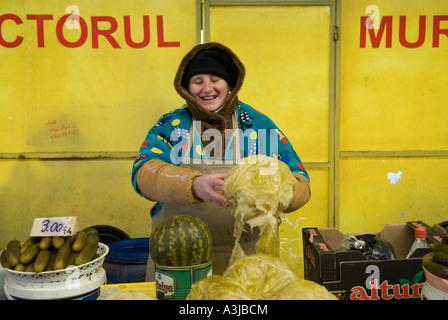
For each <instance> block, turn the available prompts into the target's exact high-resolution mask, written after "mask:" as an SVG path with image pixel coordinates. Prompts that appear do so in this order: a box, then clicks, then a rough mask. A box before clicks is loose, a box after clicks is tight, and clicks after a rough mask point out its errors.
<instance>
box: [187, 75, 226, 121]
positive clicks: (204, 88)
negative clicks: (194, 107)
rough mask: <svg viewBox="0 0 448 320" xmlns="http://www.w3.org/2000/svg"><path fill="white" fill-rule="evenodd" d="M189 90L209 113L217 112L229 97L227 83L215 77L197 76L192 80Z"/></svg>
mask: <svg viewBox="0 0 448 320" xmlns="http://www.w3.org/2000/svg"><path fill="white" fill-rule="evenodd" d="M188 89H189V91H190V93H191V95H192V96H193V97H194V98H195V100H196V101H197V102H199V104H200V105H201V106H202V107H203V108H204V109H206V110H208V111H211V112H213V111H215V110H217V109H218V108H219V107H221V106H222V105H223V104H224V101H226V99H227V96H228V95H229V86H228V85H227V82H226V81H225V80H224V79H222V78H220V77H218V76H215V75H211V74H197V75H194V76H192V77H191V78H190V82H189V84H188Z"/></svg>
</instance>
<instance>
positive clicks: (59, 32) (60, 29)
mask: <svg viewBox="0 0 448 320" xmlns="http://www.w3.org/2000/svg"><path fill="white" fill-rule="evenodd" d="M73 16H74V15H70V14H67V15H65V16H63V17H61V19H59V20H58V23H57V25H56V37H57V38H58V40H59V42H60V43H61V44H62V45H63V46H65V47H67V48H77V47H80V46H82V45H83V44H84V42H86V40H87V34H88V28H87V23H86V21H85V20H84V19H83V18H81V17H79V16H78V18H77V21H78V23H79V28H80V30H81V36H80V37H79V40H78V41H75V42H70V41H67V39H65V37H64V25H65V23H66V22H67V19H68V18H69V17H71V18H73Z"/></svg>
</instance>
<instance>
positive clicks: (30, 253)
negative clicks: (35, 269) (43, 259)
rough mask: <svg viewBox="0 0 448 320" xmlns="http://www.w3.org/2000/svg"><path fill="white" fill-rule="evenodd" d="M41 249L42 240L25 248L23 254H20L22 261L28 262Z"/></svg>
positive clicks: (23, 262)
mask: <svg viewBox="0 0 448 320" xmlns="http://www.w3.org/2000/svg"><path fill="white" fill-rule="evenodd" d="M39 251H40V242H39V243H36V244H33V245H32V246H31V247H29V248H28V249H26V250H25V252H24V253H23V254H21V255H20V262H21V263H22V264H28V263H30V262H31V261H33V260H34V258H36V256H37V254H38V253H39Z"/></svg>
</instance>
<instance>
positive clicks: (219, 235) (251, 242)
mask: <svg viewBox="0 0 448 320" xmlns="http://www.w3.org/2000/svg"><path fill="white" fill-rule="evenodd" d="M194 124H195V121H194V119H192V124H191V128H190V132H189V139H188V143H189V146H188V149H187V150H188V151H187V154H190V148H191V147H192V145H194V143H193V139H194V138H193V137H194V135H195V130H196V131H197V129H198V128H195V127H194ZM232 125H233V128H234V129H237V128H238V124H237V120H236V112H234V113H233V115H232ZM234 131H235V132H234V135H233V139H234V141H233V154H232V157H233V161H227V163H226V162H225V161H222V163H210V162H209V163H207V164H206V163H204V162H203V161H202V160H201V161H200V163H196V162H199V161H198V159H195V161H194V162H195V163H193V161H190V163H181V164H180V166H182V167H186V168H191V169H193V170H198V171H200V172H202V173H203V174H204V175H205V174H210V173H225V172H227V171H229V170H231V169H232V168H233V167H234V166H235V165H236V163H238V161H239V160H240V147H239V146H240V143H239V130H234ZM199 132H200V131H199ZM229 145H231V143H230V142H229V144H228V146H229ZM229 162H231V163H229ZM181 214H188V215H192V216H196V217H198V218H199V219H201V220H202V221H203V222H204V223H205V224H206V225H207V227H208V228H209V230H210V233H211V235H212V241H213V247H212V252H211V259H212V272H213V274H220V275H222V273H223V272H224V271H225V269H226V268H227V266H228V264H229V260H230V257H231V255H232V250H233V247H234V246H235V237H234V236H233V231H234V225H235V218H234V217H233V216H232V207H231V206H229V207H221V206H217V205H215V204H213V203H210V202H208V201H202V202H198V203H192V204H186V205H169V204H166V203H164V204H163V206H162V208H161V209H160V211H159V212H158V213H157V214H156V215H155V216H153V217H152V229H153V230H154V228H155V227H156V226H157V225H158V224H159V223H160V222H161V221H162V220H163V219H165V218H168V217H172V216H176V215H181ZM244 230H245V231H246V232H243V234H242V236H241V238H240V242H239V243H240V245H241V247H242V248H243V250H244V252H245V253H246V254H247V255H249V254H253V253H255V243H256V242H257V240H258V238H259V230H258V228H254V229H253V230H251V229H250V227H249V226H248V225H246V226H245V229H244ZM154 279H155V266H154V261H153V260H152V259H151V257H150V256H149V257H148V263H147V268H146V281H154Z"/></svg>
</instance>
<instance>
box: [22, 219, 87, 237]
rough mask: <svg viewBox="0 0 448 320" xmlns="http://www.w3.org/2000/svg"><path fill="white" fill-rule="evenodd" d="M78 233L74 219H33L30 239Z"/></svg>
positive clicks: (76, 222) (76, 221)
mask: <svg viewBox="0 0 448 320" xmlns="http://www.w3.org/2000/svg"><path fill="white" fill-rule="evenodd" d="M76 232H78V220H77V219H76V217H51V218H35V219H34V223H33V228H32V229H31V234H30V236H31V237H53V236H71V235H73V234H75V233H76Z"/></svg>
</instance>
